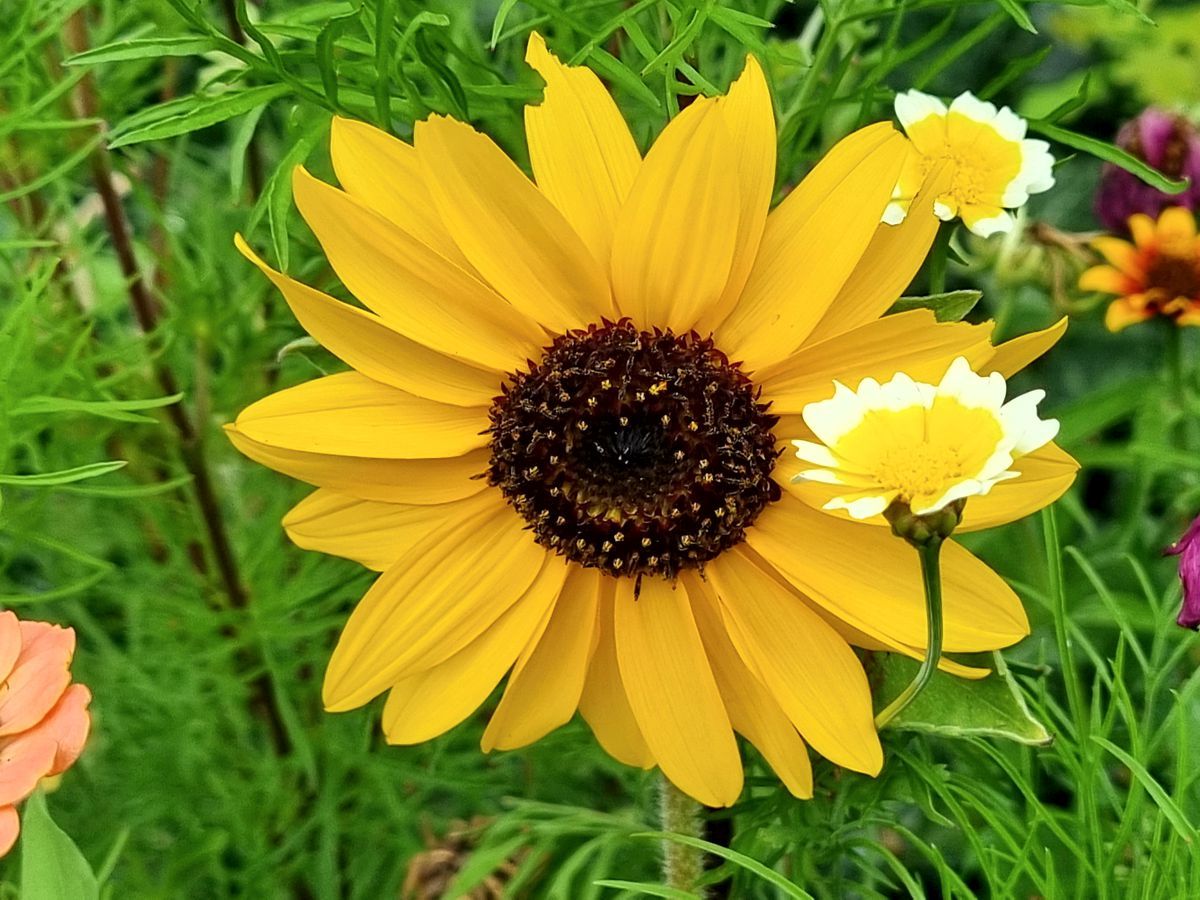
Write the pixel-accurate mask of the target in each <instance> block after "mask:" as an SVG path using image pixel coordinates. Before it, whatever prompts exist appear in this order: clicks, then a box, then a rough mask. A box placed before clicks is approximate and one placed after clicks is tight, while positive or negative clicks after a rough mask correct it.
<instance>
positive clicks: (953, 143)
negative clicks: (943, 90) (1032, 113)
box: [908, 112, 1021, 207]
mask: <svg viewBox="0 0 1200 900" xmlns="http://www.w3.org/2000/svg"><path fill="white" fill-rule="evenodd" d="M908 136H909V138H910V139H911V140H912V142H913V145H914V146H915V147H916V149H917V151H918V152H919V153H920V154H921V157H920V162H919V165H920V174H921V179H920V181H919V182H918V184H920V183H923V182H924V180H925V178H926V176H928V175H929V174H930V173H931V172H932V171H933V170H934V169H935V168H937V167H938V166H942V165H947V166H949V167H950V169H951V184H950V188H949V190H947V191H946V193H945V194H944V195H943V202H946V200H952V201H953V203H954V205H955V206H956V207H962V206H975V205H979V204H988V205H993V204H997V205H998V204H999V203H1000V200H1001V198H1002V197H1003V195H1004V191H1005V189H1006V188H1007V187H1008V185H1009V183H1010V182H1012V180H1013V179H1014V178H1016V177H1017V175H1018V174H1019V173H1020V171H1021V146H1020V143H1019V142H1017V141H1011V140H1008V139H1007V138H1005V137H1002V136H1001V135H1000V133H999V132H998V131H996V129H995V128H993V127H992V126H991V125H989V124H987V123H984V122H977V121H975V120H974V119H970V118H968V117H967V116H964V115H962V114H961V113H956V112H951V113H949V114H948V115H947V116H946V117H944V118H943V117H942V116H928V117H926V118H924V119H922V120H921V121H920V122H916V123H914V124H913V125H910V126H909V127H908Z"/></svg>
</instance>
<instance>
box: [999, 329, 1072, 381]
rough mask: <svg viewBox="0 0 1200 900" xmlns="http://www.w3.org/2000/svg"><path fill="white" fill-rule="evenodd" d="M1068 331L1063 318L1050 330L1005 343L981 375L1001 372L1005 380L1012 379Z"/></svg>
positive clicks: (1024, 335)
mask: <svg viewBox="0 0 1200 900" xmlns="http://www.w3.org/2000/svg"><path fill="white" fill-rule="evenodd" d="M1066 331H1067V317H1066V316H1063V317H1062V318H1061V319H1059V320H1058V321H1057V322H1055V323H1054V324H1053V325H1051V326H1050V327H1049V328H1043V329H1042V330H1041V331H1031V332H1029V334H1023V335H1021V336H1020V337H1017V338H1013V339H1012V340H1011V341H1005V342H1004V343H1003V344H999V345H997V346H996V350H995V353H993V354H992V358H991V359H990V360H988V361H987V362H986V363H984V364H983V365H982V366H981V367H980V368H979V374H981V375H987V374H989V373H991V372H999V373H1000V374H1001V375H1003V376H1004V377H1005V378H1011V377H1012V376H1013V375H1015V374H1016V373H1017V372H1020V371H1021V370H1022V369H1023V368H1025V367H1026V366H1027V365H1029V364H1030V363H1031V362H1033V361H1034V360H1035V359H1037V358H1038V357H1039V356H1041V355H1042V354H1043V353H1045V352H1046V351H1047V350H1049V349H1050V348H1051V347H1053V346H1054V345H1055V344H1057V343H1058V340H1059V338H1061V337H1062V336H1063V335H1064V334H1065V333H1066Z"/></svg>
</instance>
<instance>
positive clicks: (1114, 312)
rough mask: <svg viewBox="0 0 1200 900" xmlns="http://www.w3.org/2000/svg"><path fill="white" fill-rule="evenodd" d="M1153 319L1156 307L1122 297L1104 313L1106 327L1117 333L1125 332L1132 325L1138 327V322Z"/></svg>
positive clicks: (1109, 305)
mask: <svg viewBox="0 0 1200 900" xmlns="http://www.w3.org/2000/svg"><path fill="white" fill-rule="evenodd" d="M1152 318H1154V307H1152V306H1147V305H1144V304H1138V303H1133V302H1130V300H1129V299H1127V298H1125V297H1121V298H1119V299H1117V300H1114V301H1113V302H1112V303H1110V304H1108V309H1107V310H1105V313H1104V327H1105V328H1107V329H1108V330H1109V331H1112V332H1114V333H1115V332H1118V331H1123V330H1124V329H1126V328H1128V327H1129V326H1130V325H1136V324H1137V323H1138V322H1145V321H1146V320H1147V319H1152Z"/></svg>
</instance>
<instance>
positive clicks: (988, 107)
mask: <svg viewBox="0 0 1200 900" xmlns="http://www.w3.org/2000/svg"><path fill="white" fill-rule="evenodd" d="M950 112H953V113H958V114H959V115H963V116H966V117H967V118H968V119H973V120H974V121H976V122H984V123H986V124H988V125H990V124H992V122H993V121H994V120H995V118H996V106H995V104H992V103H988V102H987V101H986V100H980V99H979V98H978V97H976V96H975V95H974V94H972V93H971V92H970V91H966V92H964V93H962V94H959V95H958V96H957V97H955V98H954V101H953V102H952V103H951V104H950Z"/></svg>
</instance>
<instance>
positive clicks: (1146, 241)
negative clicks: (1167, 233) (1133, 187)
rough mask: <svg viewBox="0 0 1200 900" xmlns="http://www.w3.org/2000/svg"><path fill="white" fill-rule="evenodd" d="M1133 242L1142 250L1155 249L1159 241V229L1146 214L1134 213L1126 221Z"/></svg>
mask: <svg viewBox="0 0 1200 900" xmlns="http://www.w3.org/2000/svg"><path fill="white" fill-rule="evenodd" d="M1125 224H1126V225H1128V226H1129V233H1130V234H1131V235H1133V242H1134V244H1136V245H1137V246H1138V247H1140V248H1146V247H1153V246H1154V244H1155V241H1157V240H1158V229H1157V228H1155V222H1154V220H1153V219H1152V218H1150V217H1149V216H1148V215H1146V214H1145V213H1134V214H1133V215H1132V216H1130V217H1129V218H1128V219H1127V220H1126V223H1125Z"/></svg>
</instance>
